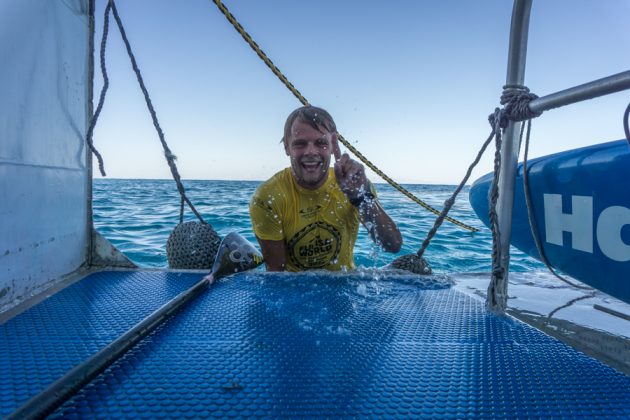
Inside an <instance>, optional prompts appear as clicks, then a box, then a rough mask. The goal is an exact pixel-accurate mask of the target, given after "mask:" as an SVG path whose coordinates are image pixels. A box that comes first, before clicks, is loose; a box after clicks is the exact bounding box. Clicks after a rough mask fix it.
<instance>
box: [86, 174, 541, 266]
mask: <svg viewBox="0 0 630 420" xmlns="http://www.w3.org/2000/svg"><path fill="white" fill-rule="evenodd" d="M259 183H260V182H259V181H205V180H189V181H184V186H185V188H186V194H187V196H188V197H189V198H190V200H191V201H192V202H193V204H194V205H195V207H196V208H197V210H198V211H199V212H200V213H201V215H202V216H203V218H204V219H205V220H206V221H207V222H208V223H210V224H211V225H212V226H213V227H214V229H215V230H216V231H217V232H218V233H219V234H220V235H221V236H222V237H223V236H225V235H226V234H227V233H229V232H231V231H237V232H238V233H240V234H241V235H242V236H244V237H245V238H246V239H248V240H250V241H251V242H252V243H253V244H255V245H256V246H257V247H258V243H257V242H256V238H255V236H254V234H253V232H252V227H251V222H250V219H249V213H248V203H249V200H250V197H251V196H252V194H253V192H254V190H255V189H256V187H257V186H258V184H259ZM375 185H376V189H377V192H378V195H379V199H380V201H381V204H382V205H383V207H384V208H385V209H386V210H387V212H388V213H389V215H390V216H391V217H392V219H394V221H396V223H397V224H398V227H399V229H400V231H401V232H402V235H403V240H404V244H403V248H402V250H401V251H400V252H399V253H398V254H389V253H386V252H384V251H382V250H380V249H379V248H378V247H376V246H375V245H374V244H373V242H372V241H371V240H370V239H369V238H368V236H367V233H366V230H365V228H361V231H360V233H359V237H358V239H357V244H356V247H355V261H356V264H357V265H358V266H364V267H368V268H374V267H382V266H384V265H386V264H388V263H390V262H391V261H392V260H393V259H394V258H396V257H397V256H400V255H403V254H408V253H415V252H417V251H418V249H419V248H420V245H421V244H422V241H423V240H424V238H425V237H426V235H427V232H428V231H429V229H431V227H432V226H433V222H434V220H435V218H436V217H437V216H435V215H434V214H433V213H430V212H428V211H427V210H425V209H423V208H422V207H420V206H419V205H418V204H416V203H414V202H413V201H411V200H410V199H408V198H407V197H405V196H403V195H402V194H401V193H400V192H398V191H396V190H395V189H394V188H393V187H391V186H389V185H387V184H375ZM404 187H405V188H407V189H408V190H409V191H411V192H412V193H413V194H415V195H416V197H419V198H420V199H421V200H423V201H425V202H426V203H428V204H429V205H431V206H432V207H434V208H437V209H441V208H442V206H443V203H444V201H445V200H446V199H447V198H448V197H450V195H451V194H452V192H453V191H454V189H455V186H454V185H404ZM93 197H94V199H93V200H94V201H93V206H94V225H95V227H96V229H97V230H98V231H99V232H100V233H101V234H102V235H103V236H105V237H106V238H107V239H109V240H110V241H111V242H112V243H113V244H114V245H115V246H116V247H117V248H118V249H119V250H121V251H122V252H123V253H125V254H126V255H127V256H128V257H129V258H130V259H131V260H132V261H133V262H135V263H136V264H137V265H139V266H140V267H153V268H166V267H167V266H168V263H167V260H166V240H167V238H168V236H169V234H170V233H171V231H172V230H173V228H175V226H176V225H177V223H178V222H179V202H180V200H179V194H178V192H177V187H176V185H175V182H174V181H173V180H150V179H95V180H94V194H93ZM449 216H451V217H453V218H455V219H457V220H459V221H461V222H463V223H466V224H467V225H470V226H474V227H477V228H479V229H480V232H476V233H471V232H469V231H467V230H464V229H462V228H460V227H458V226H455V225H454V224H452V223H450V222H448V221H445V222H444V223H443V224H442V226H441V228H440V229H439V231H438V233H437V235H436V236H435V237H434V238H433V240H432V241H431V245H430V246H429V248H428V249H427V251H426V252H425V254H424V256H425V258H427V260H428V261H429V263H430V264H431V267H432V268H433V270H434V272H436V273H440V272H444V273H446V272H468V273H471V272H489V271H490V267H491V244H492V236H491V233H490V230H489V229H488V228H486V227H485V225H483V224H482V223H481V222H480V221H479V219H477V217H476V215H475V213H474V211H473V210H472V208H471V206H470V204H469V202H468V189H467V188H466V189H464V190H463V191H462V192H461V193H460V195H459V197H458V198H457V200H456V202H455V205H454V206H453V208H452V209H451V211H450V213H449ZM185 220H196V218H195V216H194V215H193V214H192V212H191V211H190V210H188V209H187V211H186V213H185ZM532 269H544V266H543V265H542V264H541V263H539V262H538V261H536V260H534V259H532V258H530V257H529V256H527V255H525V254H524V253H522V252H520V251H518V250H516V249H514V248H512V251H511V260H510V270H511V271H515V272H524V271H530V270H532Z"/></svg>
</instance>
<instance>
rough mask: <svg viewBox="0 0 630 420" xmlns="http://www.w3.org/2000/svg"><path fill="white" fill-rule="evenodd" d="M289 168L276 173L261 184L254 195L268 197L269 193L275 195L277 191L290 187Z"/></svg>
mask: <svg viewBox="0 0 630 420" xmlns="http://www.w3.org/2000/svg"><path fill="white" fill-rule="evenodd" d="M290 177H291V168H285V169H283V170H281V171H279V172H276V173H275V174H274V175H273V176H272V177H271V178H269V179H268V180H266V181H264V182H263V183H261V184H260V185H259V186H258V188H256V195H261V194H262V195H268V194H270V193H277V192H278V190H283V189H286V188H288V187H290V185H291V178H290Z"/></svg>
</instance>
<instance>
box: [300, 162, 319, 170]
mask: <svg viewBox="0 0 630 420" xmlns="http://www.w3.org/2000/svg"><path fill="white" fill-rule="evenodd" d="M300 165H301V166H302V168H304V170H306V171H307V172H316V171H319V170H320V168H321V167H322V165H323V163H322V162H302V163H301V164H300Z"/></svg>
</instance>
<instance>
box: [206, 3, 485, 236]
mask: <svg viewBox="0 0 630 420" xmlns="http://www.w3.org/2000/svg"><path fill="white" fill-rule="evenodd" d="M212 1H213V2H214V4H215V5H216V6H217V7H218V8H219V10H220V11H221V13H223V15H224V16H225V17H226V18H227V20H228V21H229V22H230V23H231V24H232V26H233V27H234V29H236V31H237V32H238V33H239V34H240V35H241V36H242V37H243V39H244V40H245V41H246V42H247V44H248V45H249V46H250V47H251V48H252V50H254V51H255V52H256V54H257V55H258V57H260V59H261V60H262V61H263V62H264V63H265V64H266V65H267V67H269V69H271V71H272V72H273V74H275V75H276V76H277V77H278V78H279V79H280V81H281V82H282V83H283V84H284V85H285V86H286V87H287V88H288V89H289V90H290V91H291V93H293V95H294V96H295V97H296V98H297V99H298V100H299V101H300V102H301V103H302V105H309V102H308V100H307V99H306V98H305V97H304V95H302V94H301V93H300V91H299V90H298V89H297V88H296V87H295V86H294V85H293V84H292V83H291V82H290V81H289V79H287V77H286V76H285V75H284V74H283V73H282V72H281V71H280V69H279V68H278V67H277V66H276V65H275V64H274V63H273V61H271V59H269V57H268V56H267V54H265V52H264V51H263V50H262V49H261V48H260V47H259V46H258V44H257V43H256V42H255V41H254V40H253V38H252V37H251V35H249V33H247V31H246V30H245V28H243V26H242V25H241V24H240V23H239V22H238V21H237V20H236V18H235V17H234V15H232V13H231V12H230V11H229V10H228V8H227V7H226V6H225V5H224V4H223V3H222V2H221V0H212ZM338 139H339V141H340V142H341V143H342V144H343V145H344V146H346V148H347V149H348V150H350V152H352V153H353V154H354V155H355V156H356V157H357V158H358V159H359V160H360V161H361V162H363V163H364V164H365V165H366V166H367V167H368V168H370V169H371V170H372V171H374V172H375V173H376V174H377V175H378V176H380V177H381V178H382V179H384V180H385V181H387V182H388V183H389V184H390V185H391V186H392V187H394V188H395V189H396V190H398V191H399V192H401V193H402V194H404V195H405V196H406V197H407V198H409V199H411V200H412V201H414V202H415V203H417V204H419V205H420V206H422V207H423V208H424V209H426V210H428V211H430V212H431V213H433V214H436V215H440V211H439V210H437V209H435V208H433V207H431V206H430V205H429V204H427V203H425V202H424V201H422V200H421V199H419V198H418V197H416V196H415V195H413V194H412V193H411V192H410V191H408V190H407V189H406V188H404V187H403V186H402V185H400V184H398V183H397V182H396V181H394V180H393V179H391V178H390V177H389V176H387V175H386V174H385V173H384V172H383V171H381V170H380V169H379V168H377V167H376V166H375V165H374V164H373V163H372V162H371V161H370V160H369V159H367V158H366V157H365V156H364V155H363V154H361V153H360V152H359V151H358V150H357V149H356V148H355V147H354V146H352V145H351V144H350V142H348V141H347V140H346V139H345V138H344V137H343V136H342V135H341V134H339V136H338ZM443 219H446V220H448V221H449V222H451V223H453V224H455V225H457V226H459V227H461V228H463V229H467V230H469V231H472V232H478V231H479V229H477V228H475V227H472V226H468V225H467V224H465V223H462V222H460V221H459V220H456V219H453V218H451V217H448V216H444V217H443ZM440 223H441V222H440Z"/></svg>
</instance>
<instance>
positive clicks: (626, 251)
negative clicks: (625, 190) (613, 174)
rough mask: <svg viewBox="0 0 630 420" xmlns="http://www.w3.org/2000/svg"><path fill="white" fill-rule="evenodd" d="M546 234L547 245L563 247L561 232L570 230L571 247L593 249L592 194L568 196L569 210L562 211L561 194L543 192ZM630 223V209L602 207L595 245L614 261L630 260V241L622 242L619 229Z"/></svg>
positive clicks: (579, 249)
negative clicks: (569, 197)
mask: <svg viewBox="0 0 630 420" xmlns="http://www.w3.org/2000/svg"><path fill="white" fill-rule="evenodd" d="M543 202H544V207H545V234H546V241H547V242H548V243H550V244H554V245H559V246H564V243H563V240H562V234H563V232H570V233H571V242H572V244H571V245H572V248H573V249H575V250H578V251H584V252H589V253H592V252H593V222H594V219H593V197H589V196H581V195H573V196H571V213H563V212H562V196H561V195H560V194H544V195H543ZM626 225H630V209H629V208H627V207H623V206H610V207H608V208H605V209H604V210H603V211H602V212H601V213H600V214H599V217H598V219H597V226H596V232H595V235H596V238H597V245H598V246H599V249H600V250H601V251H602V253H603V254H604V255H605V256H607V257H608V258H610V259H611V260H614V261H619V262H626V261H630V244H627V243H625V242H624V241H623V239H622V237H621V231H622V229H623V228H624V226H626Z"/></svg>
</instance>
